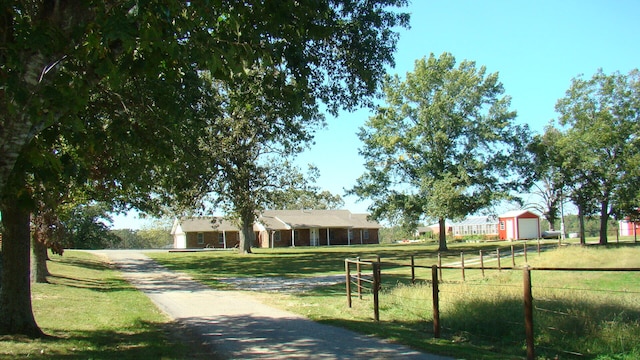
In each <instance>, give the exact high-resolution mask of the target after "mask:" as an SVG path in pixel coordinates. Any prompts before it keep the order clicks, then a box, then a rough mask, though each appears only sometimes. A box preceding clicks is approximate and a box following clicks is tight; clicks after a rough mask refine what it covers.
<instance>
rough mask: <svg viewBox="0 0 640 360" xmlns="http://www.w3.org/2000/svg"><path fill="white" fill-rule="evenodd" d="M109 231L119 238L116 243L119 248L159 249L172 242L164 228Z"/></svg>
mask: <svg viewBox="0 0 640 360" xmlns="http://www.w3.org/2000/svg"><path fill="white" fill-rule="evenodd" d="M110 233H111V234H112V235H113V236H116V237H117V238H119V239H120V240H119V241H118V243H117V248H119V249H159V248H165V247H167V246H168V245H171V244H172V243H173V238H172V237H171V234H170V233H169V231H167V230H166V229H158V228H156V229H142V230H131V229H119V230H111V231H110Z"/></svg>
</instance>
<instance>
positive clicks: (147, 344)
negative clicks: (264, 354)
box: [0, 251, 189, 359]
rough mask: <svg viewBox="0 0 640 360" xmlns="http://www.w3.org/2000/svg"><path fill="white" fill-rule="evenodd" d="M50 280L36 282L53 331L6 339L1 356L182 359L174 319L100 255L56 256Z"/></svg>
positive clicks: (37, 298) (38, 302) (42, 318)
mask: <svg viewBox="0 0 640 360" xmlns="http://www.w3.org/2000/svg"><path fill="white" fill-rule="evenodd" d="M49 270H50V272H51V273H52V276H51V277H49V282H50V283H49V284H34V285H33V290H32V296H33V310H34V315H35V318H36V321H37V323H38V325H40V327H41V328H42V330H43V331H44V332H45V333H46V334H47V335H48V336H47V337H45V338H43V339H36V340H31V339H27V338H24V337H20V336H3V337H0V358H1V359H15V358H30V359H181V358H184V356H185V354H189V349H188V348H186V347H185V346H183V345H182V344H180V343H179V342H177V341H176V340H172V337H171V336H170V334H169V330H170V329H171V326H170V325H171V324H170V323H169V319H168V318H167V317H166V316H165V315H164V314H162V313H160V311H159V310H157V308H156V307H155V306H154V305H153V304H152V303H151V301H150V300H149V299H148V298H147V297H146V296H145V295H143V294H142V293H140V292H138V291H136V290H135V289H133V288H132V287H131V286H130V285H129V284H128V283H127V282H125V281H124V280H123V279H122V278H121V277H120V275H119V273H118V272H116V271H113V270H111V269H109V268H108V267H107V265H106V264H105V263H104V262H103V261H102V260H101V259H99V258H96V257H95V256H93V255H91V254H88V253H85V252H79V251H66V252H65V253H64V256H62V257H60V256H57V255H55V256H54V257H53V261H50V262H49Z"/></svg>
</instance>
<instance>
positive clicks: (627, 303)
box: [151, 241, 640, 359]
mask: <svg viewBox="0 0 640 360" xmlns="http://www.w3.org/2000/svg"><path fill="white" fill-rule="evenodd" d="M546 243H547V244H556V242H553V241H548V242H546ZM625 244H626V245H620V246H616V245H611V246H609V247H599V246H588V247H579V246H570V247H563V248H561V249H556V250H549V251H543V252H542V253H541V255H540V256H538V254H537V252H536V251H535V250H536V249H535V243H534V242H531V243H530V244H529V246H530V247H529V252H528V263H529V264H530V265H531V266H539V267H549V266H555V267H640V247H637V246H635V244H632V243H629V242H626V243H625ZM511 245H512V244H511V243H504V242H502V243H496V242H492V243H478V244H467V243H459V244H451V245H450V251H449V252H446V253H443V254H441V255H442V263H443V264H447V263H454V262H459V261H460V252H461V251H463V252H464V253H465V261H466V262H471V261H472V260H473V258H474V257H475V258H477V257H478V253H479V250H483V251H484V253H485V254H489V253H494V252H495V249H496V248H497V247H501V253H503V254H505V253H508V252H510V246H511ZM515 248H516V250H521V248H522V244H521V243H516V245H515ZM151 255H152V256H153V257H155V258H156V259H158V260H159V261H161V262H162V263H164V264H165V265H167V266H169V267H171V268H173V269H175V270H180V271H185V272H188V273H190V274H192V275H194V276H195V277H196V278H197V279H199V280H200V281H202V282H204V283H207V284H209V285H211V286H214V287H224V286H228V285H223V284H221V283H220V282H219V281H218V279H219V278H224V277H253V276H290V277H304V276H317V275H327V274H343V273H344V259H345V258H353V257H356V256H360V257H361V258H375V257H376V256H378V255H379V256H380V257H381V260H382V261H383V262H386V263H401V264H409V257H410V256H411V255H414V256H415V263H416V264H417V265H422V266H431V265H433V264H435V263H436V262H437V251H436V246H435V245H434V244H412V245H381V246H353V247H328V248H324V247H321V248H287V249H258V250H256V254H253V255H248V256H245V255H239V254H236V253H230V252H203V253H169V254H161V253H159V254H151ZM523 264H524V259H523V258H522V257H518V258H516V266H517V267H519V266H521V265H523ZM485 265H486V266H496V265H497V263H496V261H495V260H493V261H492V260H491V259H489V257H488V256H487V258H486V260H485ZM475 266H477V264H475ZM502 266H511V259H510V258H506V259H503V260H502ZM416 274H417V278H418V280H419V281H418V284H417V285H415V286H413V285H410V281H409V280H410V270H409V269H408V268H406V267H399V266H391V265H389V264H387V265H383V276H382V277H383V291H382V293H381V295H380V318H381V319H380V320H381V321H380V322H379V323H376V322H375V321H373V309H372V296H371V294H370V293H369V292H367V291H365V292H364V294H363V299H362V300H359V299H357V298H354V300H353V307H352V308H347V306H346V305H347V302H346V296H345V286H344V284H339V285H335V286H327V287H320V288H316V289H314V290H312V291H306V292H303V293H263V294H261V295H260V296H261V297H262V299H263V301H265V302H266V303H269V304H271V305H274V306H277V307H281V308H284V309H287V310H291V311H294V312H297V313H300V314H302V315H305V316H307V317H309V318H311V319H313V320H316V321H319V322H323V323H329V324H333V325H338V326H343V327H346V328H350V329H353V330H356V331H359V332H363V333H366V334H372V335H376V336H380V337H384V338H388V339H391V340H393V341H398V342H401V343H405V344H408V345H410V346H412V347H414V348H417V349H422V350H425V351H429V352H433V353H438V354H444V355H451V356H455V357H457V358H467V359H514V358H515V359H517V358H522V357H524V355H525V350H524V345H525V337H524V315H523V300H522V299H523V295H522V291H523V290H522V288H523V285H522V284H523V280H522V274H523V272H522V270H512V271H509V270H503V271H497V270H487V271H486V274H485V277H484V278H483V277H482V274H481V272H480V271H479V270H467V271H466V279H467V281H466V282H462V281H461V279H462V275H461V271H460V270H459V269H458V270H453V269H452V270H444V272H443V277H444V280H445V282H444V284H442V285H441V288H440V291H441V293H440V297H441V323H442V325H443V330H442V332H443V334H442V335H443V336H442V337H441V339H434V338H433V325H432V311H431V310H432V303H431V287H430V284H429V283H427V282H425V280H430V279H431V270H430V269H419V270H418V271H416ZM532 279H533V293H534V306H535V311H534V312H535V313H534V321H535V326H536V327H535V333H536V353H537V354H538V355H539V357H540V358H554V357H556V356H558V357H559V358H562V359H564V358H579V359H585V358H586V359H637V358H639V357H640V345H639V344H640V341H638V340H637V339H639V338H640V323H639V321H640V320H639V319H640V273H637V272H635V273H601V272H595V273H594V272H553V273H552V272H542V271H538V272H536V271H534V272H533V274H532ZM577 354H580V355H577Z"/></svg>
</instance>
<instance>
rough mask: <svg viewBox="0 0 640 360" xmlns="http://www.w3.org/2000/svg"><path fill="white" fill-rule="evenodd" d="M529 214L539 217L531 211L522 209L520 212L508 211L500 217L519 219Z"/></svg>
mask: <svg viewBox="0 0 640 360" xmlns="http://www.w3.org/2000/svg"><path fill="white" fill-rule="evenodd" d="M527 213H529V214H533V215H536V216H538V215H537V214H535V213H533V212H531V211H529V210H522V209H520V210H511V211H507V212H506V213H504V214H502V215H500V217H501V218H508V217H519V216H522V215H524V214H527Z"/></svg>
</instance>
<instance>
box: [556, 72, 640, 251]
mask: <svg viewBox="0 0 640 360" xmlns="http://www.w3.org/2000/svg"><path fill="white" fill-rule="evenodd" d="M556 111H557V112H558V113H559V118H558V124H559V125H560V129H559V132H560V136H557V140H556V144H555V146H554V147H553V149H555V150H556V151H557V154H556V155H555V156H557V157H559V158H560V161H561V169H560V176H561V177H562V179H563V184H564V186H565V187H566V188H567V190H568V191H567V193H568V194H567V195H568V197H569V198H570V199H571V200H572V201H573V202H574V203H575V204H576V205H577V206H578V208H579V211H580V213H581V214H583V215H591V214H595V213H599V215H600V221H601V227H600V243H601V244H606V243H607V242H608V240H607V224H608V220H609V217H610V216H614V217H618V218H621V217H623V216H625V215H629V214H630V213H633V212H634V211H635V209H637V207H638V199H639V194H640V190H638V189H640V186H639V185H640V72H638V70H633V71H631V72H630V73H629V74H627V75H625V74H620V73H618V72H615V73H612V74H605V73H603V71H602V70H599V71H598V72H596V74H594V75H593V77H592V78H591V79H583V78H582V77H577V78H575V79H573V80H572V82H571V86H570V88H569V89H568V90H567V92H566V94H565V97H564V98H561V99H559V100H558V102H557V104H556ZM548 131H556V130H553V129H550V130H548Z"/></svg>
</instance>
